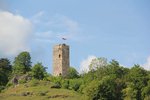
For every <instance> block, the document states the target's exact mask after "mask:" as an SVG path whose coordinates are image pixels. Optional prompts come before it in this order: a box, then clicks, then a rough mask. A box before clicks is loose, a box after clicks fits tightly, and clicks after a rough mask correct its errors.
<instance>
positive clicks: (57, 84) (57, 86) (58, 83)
mask: <svg viewBox="0 0 150 100" xmlns="http://www.w3.org/2000/svg"><path fill="white" fill-rule="evenodd" d="M51 88H58V89H59V88H61V84H60V82H57V83H55V84H54V85H53V86H51Z"/></svg>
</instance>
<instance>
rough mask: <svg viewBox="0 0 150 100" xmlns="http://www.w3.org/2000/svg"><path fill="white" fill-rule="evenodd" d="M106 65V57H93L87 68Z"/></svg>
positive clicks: (91, 69) (93, 68) (92, 69)
mask: <svg viewBox="0 0 150 100" xmlns="http://www.w3.org/2000/svg"><path fill="white" fill-rule="evenodd" d="M106 65H107V59H106V58H104V57H101V58H95V59H93V60H92V62H91V64H90V66H89V69H90V71H94V70H97V69H98V68H100V67H104V66H106Z"/></svg>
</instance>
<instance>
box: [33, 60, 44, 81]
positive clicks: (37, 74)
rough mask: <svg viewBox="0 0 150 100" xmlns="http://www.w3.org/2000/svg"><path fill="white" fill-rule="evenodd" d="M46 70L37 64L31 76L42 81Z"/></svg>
mask: <svg viewBox="0 0 150 100" xmlns="http://www.w3.org/2000/svg"><path fill="white" fill-rule="evenodd" d="M45 69H46V68H45V67H44V66H43V65H42V63H37V64H35V65H34V66H33V68H32V76H33V77H34V78H36V79H39V80H42V79H43V78H44V77H45V74H46V70H45Z"/></svg>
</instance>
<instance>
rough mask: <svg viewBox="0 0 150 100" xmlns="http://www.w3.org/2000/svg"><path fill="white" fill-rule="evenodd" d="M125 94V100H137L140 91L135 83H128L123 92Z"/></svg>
mask: <svg viewBox="0 0 150 100" xmlns="http://www.w3.org/2000/svg"><path fill="white" fill-rule="evenodd" d="M122 93H123V99H124V100H137V99H136V98H137V97H136V96H137V93H138V90H137V89H136V88H135V86H134V84H133V83H131V82H130V83H128V84H127V87H126V88H125V89H123V90H122Z"/></svg>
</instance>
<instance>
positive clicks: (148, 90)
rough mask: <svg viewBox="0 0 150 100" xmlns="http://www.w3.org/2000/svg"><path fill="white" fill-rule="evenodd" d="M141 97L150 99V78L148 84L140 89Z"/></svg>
mask: <svg viewBox="0 0 150 100" xmlns="http://www.w3.org/2000/svg"><path fill="white" fill-rule="evenodd" d="M142 97H143V98H144V99H147V100H148V99H150V80H149V81H148V85H147V86H146V87H144V88H143V89H142Z"/></svg>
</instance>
